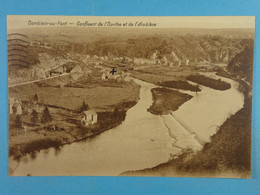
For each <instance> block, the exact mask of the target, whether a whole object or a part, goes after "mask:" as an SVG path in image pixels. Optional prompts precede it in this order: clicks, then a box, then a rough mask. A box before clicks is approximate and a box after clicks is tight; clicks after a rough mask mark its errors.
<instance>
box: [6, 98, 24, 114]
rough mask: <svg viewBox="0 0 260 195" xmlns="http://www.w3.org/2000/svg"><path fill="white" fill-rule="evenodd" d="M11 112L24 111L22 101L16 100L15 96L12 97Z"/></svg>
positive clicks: (18, 112) (10, 102)
mask: <svg viewBox="0 0 260 195" xmlns="http://www.w3.org/2000/svg"><path fill="white" fill-rule="evenodd" d="M9 112H10V114H15V115H21V114H22V113H23V110H22V101H21V100H16V99H15V98H10V100H9Z"/></svg>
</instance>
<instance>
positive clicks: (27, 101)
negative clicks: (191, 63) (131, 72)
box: [9, 80, 140, 159]
mask: <svg viewBox="0 0 260 195" xmlns="http://www.w3.org/2000/svg"><path fill="white" fill-rule="evenodd" d="M60 81H61V80H58V81H57V80H56V81H54V82H50V83H47V82H44V84H43V83H40V84H36V83H34V84H28V85H22V86H17V87H13V88H10V89H9V97H14V98H16V99H20V100H21V101H22V103H23V104H22V108H23V114H22V115H21V122H22V123H23V126H24V127H25V126H26V129H25V128H18V127H16V126H15V120H16V117H15V116H14V115H12V114H11V115H9V155H10V156H14V157H16V158H17V159H19V158H20V157H22V156H23V155H25V154H26V153H31V154H32V155H33V153H34V152H35V151H37V150H41V149H45V148H48V147H56V148H57V147H59V146H61V145H64V144H67V143H72V142H75V141H79V140H82V139H85V138H87V137H90V136H95V135H97V134H100V133H101V132H103V131H105V130H108V129H111V128H113V127H115V126H117V125H120V124H121V123H122V121H123V120H124V119H125V113H126V111H127V110H128V109H129V108H131V107H132V106H134V105H135V104H136V103H137V101H138V99H139V88H140V87H139V86H138V85H137V84H135V83H134V82H123V83H115V82H111V83H109V82H100V81H99V82H94V81H92V82H87V83H85V84H84V83H83V84H82V83H81V84H82V87H80V88H78V87H71V86H70V87H66V86H64V87H58V86H56V85H55V83H57V82H60ZM63 82H64V81H63ZM50 84H52V85H50ZM35 94H37V96H38V99H39V100H38V101H37V102H35V101H33V97H34V95H35ZM83 101H84V102H85V103H86V104H88V106H89V108H90V109H94V110H95V111H96V112H97V114H98V122H97V123H96V124H95V125H93V126H91V127H84V128H83V127H82V126H81V123H80V120H81V118H82V117H83V115H82V114H81V113H80V108H81V106H82V104H83ZM45 106H48V108H49V112H50V114H51V116H52V119H53V120H52V121H51V122H47V123H44V124H43V123H42V122H41V117H42V113H43V110H44V108H45ZM33 109H35V110H36V111H37V113H38V120H37V122H32V121H31V118H32V110H33Z"/></svg>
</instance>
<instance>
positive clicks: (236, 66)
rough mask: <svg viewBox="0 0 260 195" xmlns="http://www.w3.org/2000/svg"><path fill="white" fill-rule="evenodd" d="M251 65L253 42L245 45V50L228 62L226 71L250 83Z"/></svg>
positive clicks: (252, 61)
mask: <svg viewBox="0 0 260 195" xmlns="http://www.w3.org/2000/svg"><path fill="white" fill-rule="evenodd" d="M253 63H254V42H253V41H250V42H248V44H247V45H246V47H245V49H244V50H243V51H241V52H240V53H238V54H237V55H235V57H234V58H233V59H232V60H231V61H230V62H229V64H228V66H227V70H228V71H229V72H230V73H232V74H236V75H237V76H239V77H241V78H246V80H247V81H249V82H252V75H253Z"/></svg>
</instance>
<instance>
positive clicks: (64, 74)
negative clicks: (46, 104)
mask: <svg viewBox="0 0 260 195" xmlns="http://www.w3.org/2000/svg"><path fill="white" fill-rule="evenodd" d="M67 75H70V73H63V74H60V75H57V76H52V77H47V78H44V79H38V80H34V81H27V82H24V83H17V84H14V85H9V86H8V88H11V87H16V86H20V85H26V84H30V83H37V82H40V81H45V80H49V79H53V78H57V77H63V76H67Z"/></svg>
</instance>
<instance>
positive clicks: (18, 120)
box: [15, 115, 23, 128]
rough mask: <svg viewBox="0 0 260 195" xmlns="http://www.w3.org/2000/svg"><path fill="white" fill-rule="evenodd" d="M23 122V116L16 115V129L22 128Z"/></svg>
mask: <svg viewBox="0 0 260 195" xmlns="http://www.w3.org/2000/svg"><path fill="white" fill-rule="evenodd" d="M22 126H23V125H22V121H21V116H20V115H16V118H15V127H16V128H22Z"/></svg>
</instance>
